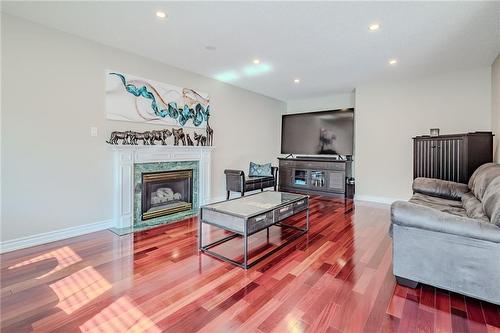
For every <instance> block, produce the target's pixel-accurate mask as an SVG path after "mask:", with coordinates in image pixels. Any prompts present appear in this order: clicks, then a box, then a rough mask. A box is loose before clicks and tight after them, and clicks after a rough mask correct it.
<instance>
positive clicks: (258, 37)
mask: <svg viewBox="0 0 500 333" xmlns="http://www.w3.org/2000/svg"><path fill="white" fill-rule="evenodd" d="M157 10H163V11H165V12H167V15H168V18H167V19H165V20H160V19H158V18H157V17H156V15H155V12H156V11H157ZM2 11H4V12H7V13H9V14H11V15H15V16H19V17H22V18H25V19H28V20H31V21H35V22H38V23H41V24H44V25H48V26H51V27H54V28H57V29H59V30H63V31H66V32H69V33H73V34H76V35H79V36H82V37H85V38H89V39H92V40H95V41H98V42H100V43H103V44H107V45H111V46H114V47H117V48H120V49H123V50H127V51H130V52H133V53H136V54H140V55H142V56H145V57H148V58H152V59H155V60H158V61H161V62H164V63H166V64H169V65H173V66H176V67H180V68H184V69H187V70H190V71H192V72H196V73H199V74H202V75H205V76H208V77H213V78H215V77H217V76H218V75H220V74H221V73H226V72H228V71H229V72H233V73H235V74H236V75H237V76H238V78H237V79H235V80H233V81H231V82H230V83H231V84H234V85H236V86H238V87H242V88H245V89H248V90H251V91H255V92H258V93H261V94H264V95H267V96H271V97H275V98H278V99H281V100H296V99H302V98H312V97H319V96H324V95H327V94H331V93H336V92H348V91H352V89H354V88H355V87H356V86H357V85H359V84H362V83H365V82H370V81H378V80H384V79H406V78H411V77H418V76H424V75H429V74H436V73H441V72H448V71H453V70H459V69H467V68H472V67H478V66H488V65H491V63H492V62H493V60H494V58H495V57H496V55H497V54H498V53H499V52H500V2H139V1H134V2H91V1H87V2H70V1H65V2H6V1H3V2H2ZM372 22H378V23H380V25H381V29H380V30H379V31H377V32H370V31H369V30H368V26H369V25H370V23H372ZM206 46H215V47H216V50H215V51H208V50H206V48H205V47H206ZM254 58H259V59H260V60H261V62H262V64H264V66H263V67H262V68H263V69H266V66H268V67H269V70H268V71H267V72H265V73H261V74H257V75H248V74H245V70H244V69H245V67H247V66H250V70H252V69H255V68H252V66H255V65H253V64H252V60H253V59H254ZM389 58H397V59H398V61H399V63H398V64H397V65H396V66H389V65H388V64H387V61H388V59H389ZM294 78H300V80H301V82H300V84H294V83H293V79H294Z"/></svg>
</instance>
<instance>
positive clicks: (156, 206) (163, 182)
mask: <svg viewBox="0 0 500 333" xmlns="http://www.w3.org/2000/svg"><path fill="white" fill-rule="evenodd" d="M141 193H142V196H141V220H142V221H146V220H149V219H153V218H157V217H163V216H168V215H171V214H175V213H179V212H183V211H189V210H191V209H192V208H193V170H175V171H161V172H148V173H143V174H142V191H141Z"/></svg>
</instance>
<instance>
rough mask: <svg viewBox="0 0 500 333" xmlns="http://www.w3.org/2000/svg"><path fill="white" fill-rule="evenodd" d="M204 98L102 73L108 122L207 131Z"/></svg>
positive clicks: (207, 104)
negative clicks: (114, 121) (136, 123)
mask: <svg viewBox="0 0 500 333" xmlns="http://www.w3.org/2000/svg"><path fill="white" fill-rule="evenodd" d="M210 112H211V110H210V98H209V96H208V94H206V93H202V92H198V91H195V90H193V89H188V88H181V87H177V86H174V85H170V84H166V83H160V82H155V81H152V80H148V79H144V78H140V77H137V76H133V75H130V74H125V73H121V72H117V71H109V70H108V71H106V117H107V119H111V120H121V121H133V122H140V123H150V124H164V125H170V126H181V127H195V128H205V127H207V133H208V126H207V124H208V118H209V117H210Z"/></svg>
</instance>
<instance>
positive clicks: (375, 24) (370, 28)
mask: <svg viewBox="0 0 500 333" xmlns="http://www.w3.org/2000/svg"><path fill="white" fill-rule="evenodd" d="M378 29H380V24H378V23H373V24H370V26H369V27H368V30H370V31H377V30H378Z"/></svg>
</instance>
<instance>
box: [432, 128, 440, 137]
mask: <svg viewBox="0 0 500 333" xmlns="http://www.w3.org/2000/svg"><path fill="white" fill-rule="evenodd" d="M430 132H431V136H439V128H431V130H430Z"/></svg>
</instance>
